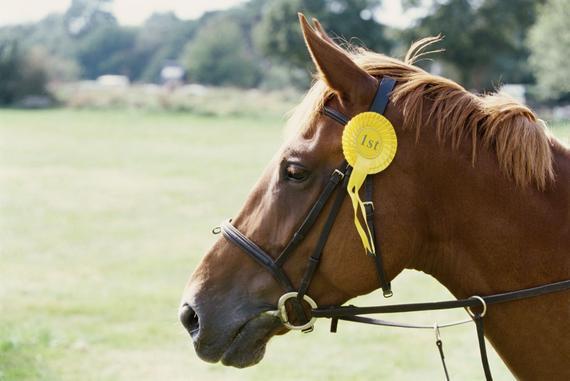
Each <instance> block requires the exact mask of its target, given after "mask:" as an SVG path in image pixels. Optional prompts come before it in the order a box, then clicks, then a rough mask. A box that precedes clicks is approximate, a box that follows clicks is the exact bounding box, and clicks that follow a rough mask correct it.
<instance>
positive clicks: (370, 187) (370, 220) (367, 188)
mask: <svg viewBox="0 0 570 381" xmlns="http://www.w3.org/2000/svg"><path fill="white" fill-rule="evenodd" d="M373 197H374V179H373V178H372V176H367V177H366V180H364V199H365V200H366V202H365V203H364V209H365V211H366V216H365V217H366V222H367V224H368V227H369V228H370V232H371V233H372V240H373V243H374V247H375V248H376V253H368V254H369V255H370V256H371V257H372V259H373V260H374V266H375V267H376V274H377V275H378V282H379V283H380V287H382V293H383V295H384V297H385V298H389V297H391V296H392V295H393V292H392V288H391V285H390V282H388V278H387V277H386V273H385V272H384V262H383V261H382V249H381V247H380V245H379V244H378V239H377V237H376V228H375V227H374V209H375V206H374V202H373V201H372V198H373Z"/></svg>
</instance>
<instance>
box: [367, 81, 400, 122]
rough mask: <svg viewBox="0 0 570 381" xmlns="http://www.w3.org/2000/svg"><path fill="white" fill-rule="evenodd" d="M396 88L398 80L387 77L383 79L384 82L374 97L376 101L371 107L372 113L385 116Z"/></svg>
mask: <svg viewBox="0 0 570 381" xmlns="http://www.w3.org/2000/svg"><path fill="white" fill-rule="evenodd" d="M394 86H396V80H395V79H394V78H391V77H386V76H384V77H382V80H381V81H380V84H379V85H378V88H377V89H376V95H374V99H373V100H372V104H371V105H370V111H374V112H377V113H378V114H382V115H384V111H386V106H387V105H388V102H389V101H390V97H389V96H390V93H391V92H392V90H393V89H394Z"/></svg>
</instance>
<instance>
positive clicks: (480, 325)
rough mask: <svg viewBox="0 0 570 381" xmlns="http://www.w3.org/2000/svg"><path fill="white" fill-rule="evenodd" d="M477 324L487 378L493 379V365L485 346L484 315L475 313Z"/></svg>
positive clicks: (491, 380)
mask: <svg viewBox="0 0 570 381" xmlns="http://www.w3.org/2000/svg"><path fill="white" fill-rule="evenodd" d="M473 320H475V326H476V327H477V340H478V341H479V353H481V363H482V364H483V371H484V372H485V379H486V380H487V381H493V376H492V375H491V367H490V366H489V359H488V358H487V348H486V347H485V332H484V330H483V316H481V314H475V316H473Z"/></svg>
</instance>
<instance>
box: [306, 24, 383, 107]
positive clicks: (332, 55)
mask: <svg viewBox="0 0 570 381" xmlns="http://www.w3.org/2000/svg"><path fill="white" fill-rule="evenodd" d="M299 22H300V23H301V30H302V31H303V36H304V38H305V44H306V45H307V48H308V49H309V53H310V54H311V58H312V59H313V62H314V63H315V66H316V67H317V70H318V71H319V73H320V74H321V76H322V78H323V79H324V80H325V82H326V83H327V85H328V86H329V87H330V88H331V89H333V90H334V91H335V92H336V93H337V94H338V95H339V96H340V98H341V101H345V102H349V103H355V104H356V103H361V102H370V101H371V99H372V97H373V96H374V93H375V91H376V87H377V84H378V81H377V80H376V78H374V77H373V76H371V75H370V74H368V73H367V72H366V71H365V70H364V69H362V68H360V67H359V66H358V65H357V64H356V63H354V61H352V59H351V58H350V57H349V56H348V54H347V53H345V52H344V51H343V50H342V49H340V48H339V47H338V46H336V44H334V42H332V40H331V39H330V37H328V36H327V35H326V33H325V32H324V30H323V29H322V26H320V23H319V22H318V21H316V23H315V25H316V28H317V30H318V32H317V31H315V30H314V29H313V28H312V27H311V26H310V25H309V23H308V21H307V19H306V18H305V16H304V15H303V14H302V13H299Z"/></svg>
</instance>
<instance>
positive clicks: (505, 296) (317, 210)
mask: <svg viewBox="0 0 570 381" xmlns="http://www.w3.org/2000/svg"><path fill="white" fill-rule="evenodd" d="M395 84H396V81H395V80H394V79H392V78H390V77H383V78H382V80H381V82H380V85H379V86H378V89H377V91H376V95H375V96H374V100H373V101H372V105H371V106H370V111H373V112H376V113H378V114H384V111H385V109H386V106H387V105H388V102H389V95H390V92H391V91H392V89H393V88H394V86H395ZM322 113H323V114H324V115H326V116H328V117H329V118H331V119H333V120H335V121H336V122H338V123H340V124H342V125H346V124H347V123H348V120H349V119H348V118H347V117H346V116H345V115H343V114H342V113H340V112H339V111H337V110H335V109H332V108H330V107H327V106H325V107H324V108H323V110H322ZM351 171H352V167H351V166H350V165H349V164H348V163H347V162H346V161H344V162H343V163H342V164H341V165H340V166H339V167H338V168H337V169H335V170H334V171H333V173H332V174H331V176H330V178H329V180H328V182H327V183H326V185H325V187H324V188H323V190H322V192H321V194H320V195H319V197H318V198H317V200H316V202H315V203H314V204H313V206H312V207H311V209H310V211H309V213H308V214H307V216H306V217H305V219H304V221H303V222H302V224H301V226H300V227H299V228H298V229H297V231H296V232H295V233H294V234H293V237H292V238H291V239H290V240H289V242H288V243H287V245H286V246H285V248H284V249H283V250H282V252H281V253H280V254H279V255H278V256H277V258H276V259H274V258H273V257H272V256H271V255H270V254H268V253H267V252H266V251H264V250H263V249H262V248H260V247H259V246H258V245H257V244H255V243H254V242H253V241H251V240H250V239H249V238H247V237H246V236H245V235H244V234H243V233H242V232H240V231H239V230H238V229H237V228H236V227H235V226H233V225H232V223H231V220H228V221H224V222H222V224H221V225H220V226H219V227H217V228H215V229H214V230H213V233H214V234H218V233H222V235H223V236H224V237H225V238H226V239H227V240H229V241H230V242H232V243H233V244H235V245H236V246H238V247H239V248H240V249H242V251H243V252H244V253H246V254H247V255H249V256H250V257H251V258H252V259H253V260H255V261H256V262H257V263H258V264H259V265H261V266H262V267H263V268H265V269H266V270H267V271H268V272H269V273H270V274H271V275H272V276H273V277H274V278H275V280H276V281H277V282H278V283H279V284H280V285H281V286H282V287H283V289H284V290H285V291H286V292H285V294H283V295H282V296H281V297H280V298H279V301H278V302H277V309H276V310H273V311H266V312H265V313H266V314H269V315H271V316H275V317H277V318H279V319H280V320H281V323H282V324H283V325H284V326H285V327H287V328H288V329H291V330H300V331H303V332H305V333H306V332H311V331H312V330H313V327H314V323H315V321H316V319H317V318H329V319H331V328H330V330H331V332H336V331H337V326H338V321H339V320H346V321H352V322H357V323H364V324H372V325H380V326H390V327H400V328H417V329H434V331H435V336H436V345H437V348H438V351H439V354H440V358H441V361H442V364H443V368H444V372H445V376H446V379H447V380H449V375H448V372H447V367H446V364H445V358H444V355H443V343H442V341H441V338H440V336H439V328H445V327H450V326H454V325H459V324H465V323H470V322H474V323H475V326H476V329H477V338H478V341H479V351H480V354H481V362H482V365H483V370H484V373H485V378H486V380H487V381H491V380H492V376H491V369H490V367H489V362H488V358H487V350H486V347H485V337H484V326H483V317H484V316H485V314H486V312H487V306H489V305H493V304H498V303H505V302H512V301H516V300H521V299H527V298H532V297H536V296H540V295H545V294H550V293H554V292H560V291H565V290H569V289H570V280H565V281H561V282H555V283H550V284H546V285H542V286H538V287H532V288H527V289H522V290H516V291H510V292H505V293H501V294H493V295H487V296H476V295H475V296H471V297H469V298H466V299H458V300H447V301H441V302H428V303H411V304H393V305H383V306H370V307H356V306H332V307H325V308H319V307H318V305H317V303H316V302H315V301H314V300H313V299H312V298H311V297H310V296H309V295H307V291H308V289H309V286H310V284H311V280H312V279H313V277H314V275H315V272H316V270H317V268H318V265H319V263H320V260H321V256H322V253H323V249H324V247H325V244H326V242H327V240H328V237H329V235H330V233H331V230H332V227H333V225H334V222H335V220H336V217H337V215H338V212H339V211H340V208H341V206H342V203H343V201H344V199H345V197H346V195H347V192H343V191H342V190H343V189H346V187H347V184H348V179H349V177H350V174H351ZM339 185H340V186H341V190H340V191H339V192H337V193H336V196H335V197H334V198H333V197H332V196H333V194H334V191H335V190H336V188H338V186H339ZM373 194H374V190H373V181H372V177H371V176H367V177H366V179H365V181H364V200H365V202H364V207H365V211H366V214H365V218H366V222H367V223H368V226H369V227H370V230H371V233H372V234H371V239H372V241H373V245H372V247H374V248H376V249H375V250H376V252H370V251H368V255H369V256H370V257H371V258H372V259H373V261H374V266H375V267H376V272H377V275H378V282H379V284H380V287H381V288H382V291H383V295H384V297H386V298H387V297H390V296H392V290H391V287H390V282H388V280H387V278H386V275H385V272H384V266H383V262H382V255H381V252H380V245H379V244H378V243H377V242H375V241H376V234H375V229H374V203H373V201H372V198H373ZM331 198H332V199H333V201H332V206H331V209H330V211H329V213H328V215H327V217H326V220H325V224H324V225H323V227H322V229H321V234H320V236H319V239H318V241H317V243H316V245H315V247H314V249H313V252H312V254H311V255H310V257H309V260H308V263H307V267H306V269H305V273H304V275H303V278H302V280H301V283H300V285H299V288H298V289H295V287H294V286H293V283H292V282H291V280H290V279H289V277H288V276H287V274H285V272H284V271H283V264H284V263H285V261H286V260H287V259H288V258H289V256H290V255H291V253H292V252H293V251H294V250H295V249H296V248H297V246H298V245H299V244H300V243H301V242H302V241H303V239H304V238H305V236H306V235H307V234H308V232H309V231H310V230H311V228H312V227H313V226H314V224H315V223H316V221H317V219H318V217H319V216H320V215H321V213H322V211H323V210H324V208H325V206H326V204H327V203H328V201H329V199H331ZM473 307H482V311H481V312H473V311H472V308H473ZM455 308H465V309H466V310H467V312H468V314H469V316H470V318H469V319H467V320H462V321H458V322H452V323H446V324H437V323H436V324H434V325H417V324H406V323H395V322H391V321H386V320H381V319H375V318H370V317H365V316H361V315H367V314H389V313H399V312H419V311H433V310H446V309H455ZM289 310H292V312H293V313H294V315H295V318H296V320H295V322H293V321H292V320H291V319H290V317H289V312H288V311H289ZM296 322H301V323H300V324H295V323H296Z"/></svg>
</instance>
